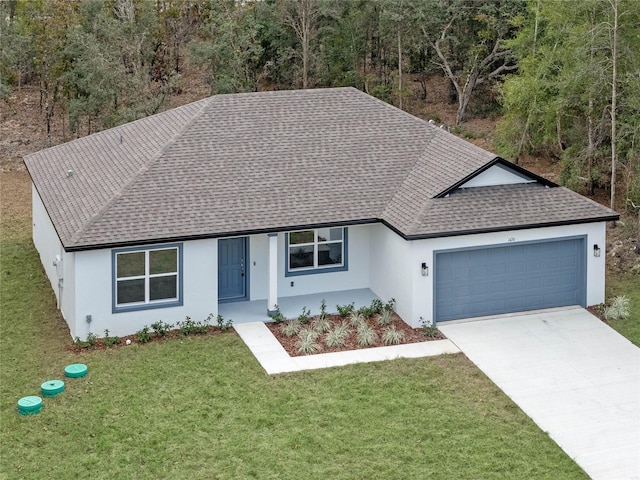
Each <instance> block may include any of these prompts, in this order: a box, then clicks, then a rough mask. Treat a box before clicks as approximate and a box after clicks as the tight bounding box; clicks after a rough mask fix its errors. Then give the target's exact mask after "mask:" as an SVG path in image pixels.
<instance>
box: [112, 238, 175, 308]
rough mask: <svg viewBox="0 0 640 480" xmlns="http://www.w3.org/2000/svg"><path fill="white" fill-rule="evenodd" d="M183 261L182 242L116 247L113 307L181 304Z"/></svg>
mask: <svg viewBox="0 0 640 480" xmlns="http://www.w3.org/2000/svg"><path fill="white" fill-rule="evenodd" d="M181 260H182V246H181V245H165V246H162V247H154V248H133V249H122V250H114V251H113V263H114V265H113V271H114V280H113V281H114V291H113V293H114V302H113V303H114V309H115V310H121V309H127V310H128V309H138V308H156V307H162V306H172V305H177V304H180V302H181V298H180V297H181V290H182V288H181V282H182V279H181V265H180V263H181Z"/></svg>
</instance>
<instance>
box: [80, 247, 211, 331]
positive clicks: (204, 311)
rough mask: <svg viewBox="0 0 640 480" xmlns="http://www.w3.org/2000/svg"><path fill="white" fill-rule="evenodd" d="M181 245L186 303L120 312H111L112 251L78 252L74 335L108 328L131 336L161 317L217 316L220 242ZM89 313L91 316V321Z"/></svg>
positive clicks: (202, 318)
mask: <svg viewBox="0 0 640 480" xmlns="http://www.w3.org/2000/svg"><path fill="white" fill-rule="evenodd" d="M182 245H183V250H182V255H183V297H184V299H183V305H182V306H178V307H168V308H157V309H151V310H139V311H133V312H121V313H112V281H113V280H112V270H111V268H112V267H111V250H108V249H105V250H91V251H83V252H76V262H75V265H76V277H77V279H78V282H77V286H76V298H77V304H76V317H77V319H78V321H77V328H76V333H75V335H74V336H79V337H81V338H85V337H86V335H87V334H88V333H89V331H91V332H92V333H94V334H96V335H98V336H99V337H102V336H104V330H105V329H109V334H110V335H120V336H122V335H129V334H132V333H135V332H137V331H138V330H140V329H141V328H143V327H144V326H145V325H150V324H151V323H153V322H156V321H158V320H162V321H164V322H167V323H173V324H175V322H177V321H182V320H184V319H185V317H186V316H187V315H188V316H189V317H191V319H192V320H204V319H205V318H206V317H207V315H209V314H210V313H213V314H214V315H217V313H218V242H217V240H216V239H207V240H194V241H190V242H184V243H183V244H182ZM185 272H186V273H185ZM87 315H91V318H92V321H91V323H90V324H88V323H87V322H86V316H87Z"/></svg>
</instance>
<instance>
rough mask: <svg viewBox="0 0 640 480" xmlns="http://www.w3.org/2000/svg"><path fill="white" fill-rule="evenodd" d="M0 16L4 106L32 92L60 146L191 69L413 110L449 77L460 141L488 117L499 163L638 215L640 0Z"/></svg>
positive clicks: (71, 10) (169, 5)
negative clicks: (434, 82)
mask: <svg viewBox="0 0 640 480" xmlns="http://www.w3.org/2000/svg"><path fill="white" fill-rule="evenodd" d="M0 13H1V17H0V28H1V31H0V35H1V38H0V105H3V104H4V105H7V104H8V99H10V98H11V96H12V95H14V94H15V93H16V92H17V91H20V89H21V88H23V87H25V86H34V85H36V86H37V87H38V92H39V101H38V107H39V112H38V115H40V116H41V118H42V120H43V122H44V124H45V125H46V129H47V134H48V143H49V144H51V124H52V121H53V120H55V119H58V120H60V119H61V120H62V125H63V137H65V138H67V139H71V138H75V137H79V136H83V135H87V134H90V133H93V132H95V131H98V130H101V129H104V128H108V127H112V126H115V125H119V124H122V123H124V122H128V121H132V120H135V119H137V118H141V117H144V116H147V115H151V114H154V113H157V112H159V111H162V110H163V109H166V108H168V105H169V103H170V100H171V98H172V97H174V96H177V95H179V94H180V93H181V90H182V88H184V83H183V79H184V78H185V77H186V76H187V75H190V76H193V75H197V76H200V77H201V78H202V79H203V80H204V81H206V84H207V85H208V86H209V87H210V93H211V94H216V93H231V92H248V91H262V90H274V89H292V88H317V87H335V86H353V87H356V88H358V89H361V90H364V91H365V92H367V93H369V94H371V95H374V96H376V97H378V98H380V99H382V100H384V101H386V102H389V103H391V104H394V105H396V106H398V107H399V108H403V109H405V110H409V111H412V110H415V105H417V104H420V103H427V104H428V103H429V102H430V101H433V98H432V97H433V93H432V92H430V91H429V85H430V83H429V79H431V78H433V77H434V76H444V78H446V81H447V83H448V85H449V88H448V93H447V95H446V96H447V98H446V99H439V100H445V101H448V102H451V103H453V104H455V105H456V107H457V108H456V110H457V111H456V120H455V125H452V128H453V132H454V133H458V134H460V133H462V132H464V123H465V121H466V120H468V119H469V118H472V117H477V116H489V117H490V118H491V119H495V120H496V121H497V125H496V128H495V131H494V132H493V135H492V138H493V148H494V149H495V150H496V151H497V153H499V154H500V155H502V156H504V157H505V158H507V159H509V160H511V161H514V162H516V163H517V162H518V161H519V160H520V159H521V158H523V156H527V155H529V156H531V155H534V156H539V157H546V158H548V159H551V161H554V162H558V163H559V164H560V165H561V170H560V171H561V174H560V181H561V183H563V184H565V185H567V186H569V187H570V188H573V189H575V190H577V191H580V192H582V193H590V194H593V193H594V191H595V190H605V191H606V192H607V195H608V196H609V198H610V205H611V206H612V207H614V206H615V207H616V208H617V209H618V210H627V211H629V212H638V214H639V215H640V2H639V1H638V0H482V1H480V0H352V1H343V0H4V1H3V2H2V3H0ZM3 108H4V107H3ZM412 113H415V112H412ZM638 218H639V221H640V216H639V217H638ZM639 235H640V234H639Z"/></svg>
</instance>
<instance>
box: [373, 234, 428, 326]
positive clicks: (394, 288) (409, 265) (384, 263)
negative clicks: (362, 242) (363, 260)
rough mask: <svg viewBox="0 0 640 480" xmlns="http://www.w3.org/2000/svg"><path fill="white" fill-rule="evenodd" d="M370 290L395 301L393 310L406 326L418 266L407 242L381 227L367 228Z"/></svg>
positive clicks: (409, 316)
mask: <svg viewBox="0 0 640 480" xmlns="http://www.w3.org/2000/svg"><path fill="white" fill-rule="evenodd" d="M370 231H371V239H370V243H371V249H370V258H369V264H370V265H371V277H370V284H369V285H370V286H369V288H371V290H372V291H373V292H374V293H375V294H376V295H377V296H378V297H380V299H382V301H383V302H387V301H389V300H391V299H392V298H395V300H396V311H397V313H398V315H400V317H402V319H404V320H405V321H406V322H407V323H409V320H410V319H411V317H412V313H413V295H414V292H413V288H412V282H413V278H414V276H413V273H415V272H416V271H417V272H418V274H419V271H420V264H417V263H416V262H413V261H412V252H411V242H407V241H406V240H404V239H403V238H402V237H400V236H399V235H397V234H396V233H395V232H393V231H392V230H390V229H388V228H387V227H385V226H384V225H382V224H375V225H372V226H371V227H370Z"/></svg>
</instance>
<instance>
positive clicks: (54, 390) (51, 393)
mask: <svg viewBox="0 0 640 480" xmlns="http://www.w3.org/2000/svg"><path fill="white" fill-rule="evenodd" d="M40 389H41V390H42V395H44V396H45V397H55V396H56V395H57V394H59V393H61V392H64V382H63V381H62V380H47V381H46V382H44V383H43V384H42V385H40Z"/></svg>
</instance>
